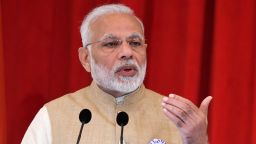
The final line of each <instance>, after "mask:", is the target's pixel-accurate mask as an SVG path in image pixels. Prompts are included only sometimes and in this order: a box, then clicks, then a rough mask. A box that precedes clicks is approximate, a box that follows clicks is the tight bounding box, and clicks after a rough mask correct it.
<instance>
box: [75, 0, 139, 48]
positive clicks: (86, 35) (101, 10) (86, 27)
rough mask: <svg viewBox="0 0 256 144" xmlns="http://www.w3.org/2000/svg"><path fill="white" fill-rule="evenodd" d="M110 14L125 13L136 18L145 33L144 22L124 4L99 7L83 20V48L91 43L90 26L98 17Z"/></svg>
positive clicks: (81, 31)
mask: <svg viewBox="0 0 256 144" xmlns="http://www.w3.org/2000/svg"><path fill="white" fill-rule="evenodd" d="M110 13H124V14H129V15H132V16H134V17H135V18H136V19H137V20H138V22H139V23H140V25H141V28H142V31H143V33H144V26H143V23H142V21H141V20H140V19H139V18H138V17H137V16H136V15H135V14H134V12H133V10H132V9H131V8H129V7H127V6H125V5H123V4H108V5H103V6H100V7H97V8H95V9H93V10H92V11H91V12H90V13H89V14H88V15H87V16H86V17H85V18H84V20H83V22H82V25H81V28H80V34H81V38H82V43H83V47H85V46H86V44H88V43H90V42H91V35H90V34H91V31H90V24H91V23H92V22H93V21H95V20H96V19H97V18H98V17H100V16H102V15H105V14H110Z"/></svg>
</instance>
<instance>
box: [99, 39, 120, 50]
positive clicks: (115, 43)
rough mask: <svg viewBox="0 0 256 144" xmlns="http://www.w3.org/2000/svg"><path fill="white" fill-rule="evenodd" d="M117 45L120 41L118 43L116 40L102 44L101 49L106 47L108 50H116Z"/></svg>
mask: <svg viewBox="0 0 256 144" xmlns="http://www.w3.org/2000/svg"><path fill="white" fill-rule="evenodd" d="M119 45H120V41H118V40H113V41H109V42H103V44H102V46H103V47H108V48H116V47H118V46H119Z"/></svg>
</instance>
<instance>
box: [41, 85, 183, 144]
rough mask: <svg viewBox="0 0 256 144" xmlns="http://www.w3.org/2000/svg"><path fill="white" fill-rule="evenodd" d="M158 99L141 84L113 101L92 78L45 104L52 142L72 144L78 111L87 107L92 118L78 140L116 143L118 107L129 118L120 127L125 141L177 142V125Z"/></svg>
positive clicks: (136, 143) (87, 143)
mask: <svg viewBox="0 0 256 144" xmlns="http://www.w3.org/2000/svg"><path fill="white" fill-rule="evenodd" d="M161 99H162V96H161V95H159V94H157V93H155V92H153V91H151V90H149V89H146V88H145V87H144V86H143V85H142V86H141V87H140V88H139V89H137V90H136V91H135V92H133V93H130V94H128V95H127V96H125V97H124V100H123V101H121V102H117V101H116V99H115V98H114V97H113V96H111V95H109V94H107V93H105V92H104V91H102V90H101V89H100V88H98V86H97V85H96V84H95V83H94V82H92V84H91V85H90V86H88V87H86V88H83V89H81V90H78V91H76V92H74V93H71V94H67V95H65V96H62V97H60V98H58V99H55V100H53V101H51V102H49V103H47V104H46V107H47V110H48V113H49V118H50V122H51V130H52V143H53V144H75V143H76V141H77V137H78V133H79V130H80V127H81V122H80V121H79V113H80V111H81V110H82V109H84V108H87V109H89V110H90V111H91V113H92V119H91V121H90V122H89V123H88V124H86V125H85V126H84V129H83V133H82V137H81V141H80V144H118V143H119V139H120V131H121V128H120V126H119V125H118V124H117V123H116V116H117V113H118V112H120V111H125V112H126V113H127V114H128V115H129V122H128V124H127V125H126V126H125V127H124V141H125V144H148V143H150V141H152V140H153V139H160V140H163V141H165V142H166V143H167V144H181V143H182V142H181V137H180V134H179V131H178V129H177V127H176V126H175V125H174V124H173V123H172V122H171V121H170V120H169V119H168V118H167V117H166V116H165V115H164V113H163V112H162V108H161Z"/></svg>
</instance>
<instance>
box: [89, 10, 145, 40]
mask: <svg viewBox="0 0 256 144" xmlns="http://www.w3.org/2000/svg"><path fill="white" fill-rule="evenodd" d="M90 27H91V39H92V40H97V39H99V38H101V37H103V36H105V35H115V36H118V37H127V36H130V35H132V34H134V33H138V34H140V35H143V30H142V27H141V25H140V23H139V22H138V20H137V19H136V18H135V17H134V16H132V15H129V14H119V13H114V14H105V15H102V16H100V17H98V18H97V19H96V20H95V21H94V22H93V23H91V25H90Z"/></svg>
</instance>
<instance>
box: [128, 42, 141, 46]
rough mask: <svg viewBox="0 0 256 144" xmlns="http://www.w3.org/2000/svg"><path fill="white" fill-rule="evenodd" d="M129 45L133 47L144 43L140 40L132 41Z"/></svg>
mask: <svg viewBox="0 0 256 144" xmlns="http://www.w3.org/2000/svg"><path fill="white" fill-rule="evenodd" d="M129 45H130V46H131V47H140V46H141V45H142V42H140V41H130V42H129Z"/></svg>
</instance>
